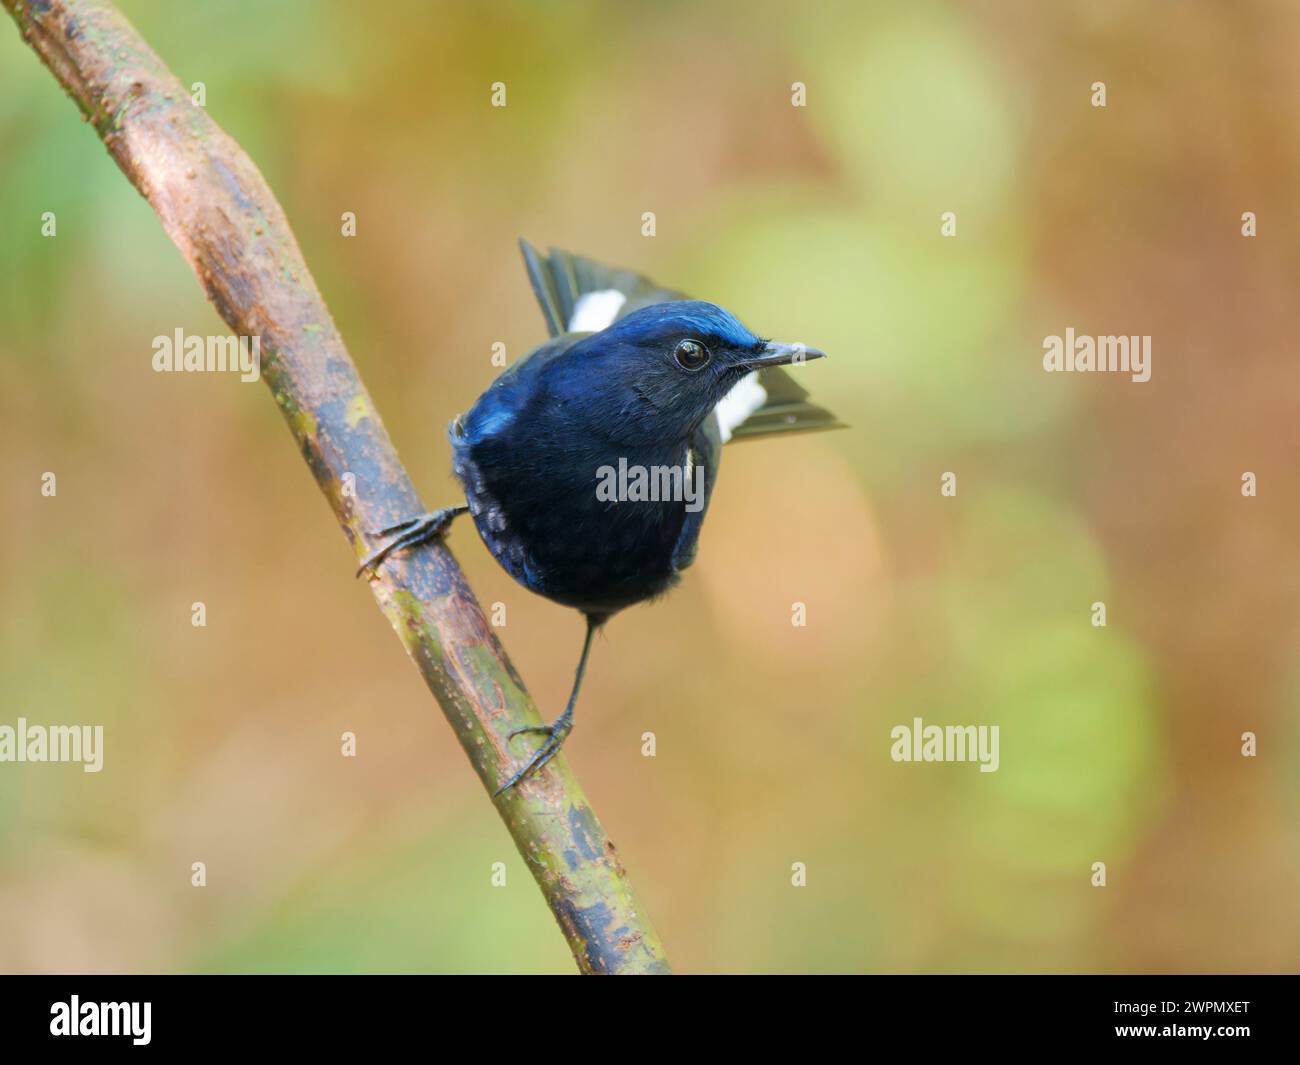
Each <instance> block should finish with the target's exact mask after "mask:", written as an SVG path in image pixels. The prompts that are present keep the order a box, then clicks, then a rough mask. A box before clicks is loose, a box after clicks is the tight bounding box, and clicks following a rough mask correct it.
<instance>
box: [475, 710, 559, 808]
mask: <svg viewBox="0 0 1300 1065" xmlns="http://www.w3.org/2000/svg"><path fill="white" fill-rule="evenodd" d="M572 731H573V716H572V714H571V713H569V712H568V711H566V712H565V713H563V714H561V715H560V716H559V718H557V719H556V721H555V723H554V724H552V725H524V726H523V727H521V728H516V729H511V730H510V732H509V733H508V734H507V735H506V743H509V742H510V741H511V740H513V739H514V738H515V737H516V736H522V735H523V734H524V733H526V732H538V733H541V734H542V735H544V736H545V737H546V742H545V743H543V744H542V745H541V746H540V747H538V748H537V750H535V751H534V752H533V756H532V757H531V758H529V759H528V761H527V762H525V763H524V764H523V765H522V766H521V767H520V768H519V769H517V770H515V772H514V774H513V775H512V776H511V777H510V779H509V780H507V781H506V782H505V783H504V784H502V785H501V786H500V787H499V788H497V790H496V791H494V792H493V793H492V798H494V799H495V798H497V797H498V796H500V795H503V794H504V793H505V792H507V791H509V790H510V789H511V788H513V787H514V786H515V785H516V784H518V783H519V782H520V781H521V780H523V779H524V777H526V776H528V775H529V774H530V773H535V772H536V771H537V770H539V769H541V768H542V766H544V765H545V764H546V763H547V762H549V761H550V760H551V759H552V758H554V757H555V756H556V755H557V754H559V753H560V748H561V747H562V746H563V745H564V740H565V737H567V736H568V735H569V733H570V732H572Z"/></svg>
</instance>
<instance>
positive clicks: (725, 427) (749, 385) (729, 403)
mask: <svg viewBox="0 0 1300 1065" xmlns="http://www.w3.org/2000/svg"><path fill="white" fill-rule="evenodd" d="M766 402H767V389H766V388H764V387H763V386H762V385H760V384H759V383H758V371H757V370H755V371H754V372H753V373H751V374H746V375H745V376H744V377H742V378H741V379H740V380H739V381H738V382H736V385H735V387H734V388H733V389H732V390H731V391H730V392H728V393H727V394H726V395H725V396H723V397H722V399H721V400H719V401H718V405H717V406H716V407H715V408H714V410H715V411H716V412H717V415H718V429H719V431H720V432H721V433H722V442H723V443H724V444H725V443H726V442H727V441H728V440H730V439H731V434H732V433H733V432H735V431H736V430H737V429H738V428H740V426H741V425H743V424H744V422H745V419H746V418H748V417H749V416H750V415H751V414H753V413H754V412H755V411H756V410H758V409H759V407H761V406H762V405H763V404H764V403H766Z"/></svg>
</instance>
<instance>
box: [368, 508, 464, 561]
mask: <svg viewBox="0 0 1300 1065" xmlns="http://www.w3.org/2000/svg"><path fill="white" fill-rule="evenodd" d="M468 509H469V507H465V506H460V507H443V508H442V509H441V510H434V511H430V512H429V513H428V514H420V515H418V516H416V517H414V518H407V519H406V521H399V522H398V523H397V524H396V525H390V526H389V527H388V528H387V529H380V530H379V531H378V532H375V533H369V534H368V535H369V536H371V537H379V536H391V537H392V539H391V540H389V541H388V543H386V544H381V545H380V546H379V547H377V548H375V550H373V551H371V552H370V554H368V555H367V556H366V557H365V558H363V559H362V560H361V565H360V567H359V568H358V569H357V576H358V577H360V576H361V574H363V573H365V572H366V570H368V569H374V568H375V567H377V566H378V565H379V564H380V563H381V562H383V561H384V559H386V558H387V557H388V556H389V555H391V554H392V553H393V552H394V551H398V550H400V549H401V548H403V547H415V546H417V545H418V544H425V543H428V542H429V541H430V540H436V539H438V537H440V536H442V535H444V534H445V533H446V531H447V529H448V527H449V526H450V525H451V523H452V520H453V519H454V518H456V517H457V516H459V515H461V514H464V513H465V512H466V511H467V510H468Z"/></svg>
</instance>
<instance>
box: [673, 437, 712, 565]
mask: <svg viewBox="0 0 1300 1065" xmlns="http://www.w3.org/2000/svg"><path fill="white" fill-rule="evenodd" d="M721 452H722V438H721V436H720V435H719V433H718V419H717V415H714V414H711V415H709V417H707V418H705V419H704V421H703V423H701V425H700V427H699V428H698V429H696V430H695V433H694V435H692V437H691V461H692V468H693V469H699V470H703V475H702V477H701V480H702V482H703V488H704V498H703V500H701V504H700V507H699V508H698V509H697V510H688V511H687V512H686V520H685V521H684V522H683V523H682V531H681V532H679V533H678V534H677V543H675V544H674V545H673V569H674V570H676V571H677V572H678V573H680V572H681V571H682V570H684V569H685V568H686V567H687V566H689V565H690V564H691V563H692V562H694V561H695V549H696V547H697V546H698V544H699V541H700V526H701V525H703V524H704V515H705V514H707V513H708V511H709V499H710V498H711V497H712V495H713V482H714V481H716V480H717V478H718V461H719V459H721V457H722V455H721Z"/></svg>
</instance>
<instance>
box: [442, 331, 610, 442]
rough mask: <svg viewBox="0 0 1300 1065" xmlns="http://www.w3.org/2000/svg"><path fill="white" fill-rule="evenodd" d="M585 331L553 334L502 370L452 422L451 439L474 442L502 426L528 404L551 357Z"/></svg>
mask: <svg viewBox="0 0 1300 1065" xmlns="http://www.w3.org/2000/svg"><path fill="white" fill-rule="evenodd" d="M583 336H585V334H577V335H575V334H573V333H566V334H565V335H563V336H558V337H553V338H551V339H550V340H548V341H547V342H546V343H545V344H542V345H540V346H538V347H536V348H534V349H533V350H532V351H530V352H529V353H528V354H527V355H524V356H523V357H521V358H519V359H516V360H515V361H514V362H512V363H511V364H510V365H509V367H507V368H506V369H505V370H502V371H501V373H500V374H499V375H498V376H497V378H496V380H495V381H493V382H492V384H491V385H489V386H488V389H487V391H486V392H484V393H483V394H482V395H481V396H479V398H478V400H477V402H475V404H474V406H473V407H472V408H470V409H469V410H468V411H466V412H465V413H464V414H461V415H459V416H458V417H457V418H456V419H455V420H454V421H453V422H452V423H451V434H452V439H453V440H455V441H458V442H466V443H471V444H472V443H477V442H478V441H480V440H483V439H485V438H486V437H489V436H492V435H494V434H496V433H498V432H500V431H501V430H502V429H504V428H505V427H506V426H507V425H508V424H509V423H510V421H511V420H512V419H513V418H514V416H515V415H516V414H518V413H519V412H520V411H521V410H523V408H524V407H525V406H527V404H528V398H529V396H530V395H531V389H532V384H533V381H535V380H536V378H537V374H538V373H540V372H541V370H542V368H543V367H544V366H545V365H546V364H547V363H548V362H550V361H551V360H552V359H554V358H556V357H557V356H559V355H562V354H564V352H566V351H568V350H569V348H571V347H573V345H574V344H576V343H577V342H578V341H579V340H581V339H582V338H583Z"/></svg>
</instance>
